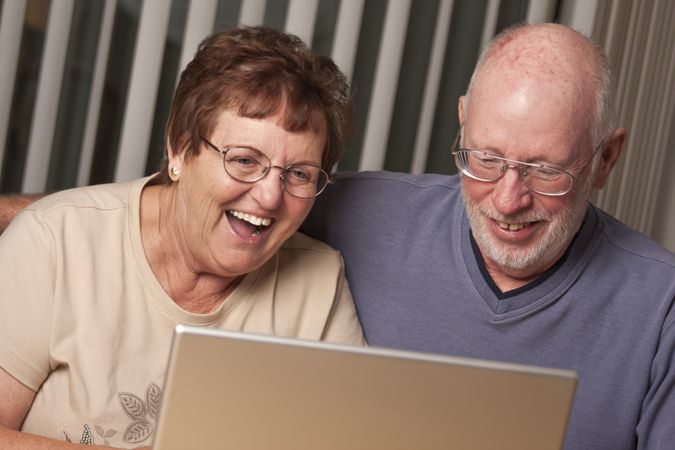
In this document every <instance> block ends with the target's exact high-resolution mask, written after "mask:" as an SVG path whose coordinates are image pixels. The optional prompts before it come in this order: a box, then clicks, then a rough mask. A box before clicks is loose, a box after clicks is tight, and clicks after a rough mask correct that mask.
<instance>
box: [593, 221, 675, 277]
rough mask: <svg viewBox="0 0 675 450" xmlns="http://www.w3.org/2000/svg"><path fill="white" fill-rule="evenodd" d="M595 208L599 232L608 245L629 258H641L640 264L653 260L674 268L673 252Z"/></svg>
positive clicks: (674, 256) (674, 258)
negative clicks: (600, 226)
mask: <svg viewBox="0 0 675 450" xmlns="http://www.w3.org/2000/svg"><path fill="white" fill-rule="evenodd" d="M596 210H597V211H598V216H599V219H600V222H601V223H602V229H601V232H602V233H603V234H604V236H605V237H606V238H607V241H608V243H609V244H610V245H612V246H613V247H614V248H616V249H618V250H619V251H621V252H623V253H624V254H626V255H627V256H629V257H631V258H638V259H642V260H643V263H642V264H646V263H647V262H648V261H653V262H655V263H657V264H664V265H666V266H668V267H670V268H671V269H672V270H675V254H674V253H673V252H671V251H670V250H668V249H666V248H664V247H663V246H661V245H660V244H658V243H657V242H655V241H654V240H652V239H651V238H649V237H648V236H646V235H644V234H643V233H641V232H639V231H638V230H636V229H634V228H631V227H629V226H628V225H626V224H624V223H623V222H621V221H619V220H618V219H616V218H615V217H613V216H611V215H609V214H608V213H606V212H604V211H602V210H600V209H597V208H596Z"/></svg>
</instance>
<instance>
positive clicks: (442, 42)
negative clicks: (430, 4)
mask: <svg viewBox="0 0 675 450" xmlns="http://www.w3.org/2000/svg"><path fill="white" fill-rule="evenodd" d="M453 3H454V1H453V0H441V2H440V5H439V10H438V16H437V17H436V28H435V31H434V42H433V46H432V48H431V57H430V58H429V69H428V71H427V79H426V82H425V84H424V99H423V100H422V111H421V115H420V121H419V123H418V124H417V135H416V137H415V150H414V152H413V160H412V167H411V172H412V173H415V174H421V173H424V171H425V169H426V164H427V157H428V155H429V141H430V140H431V132H432V130H433V126H434V112H435V111H436V101H437V100H438V90H439V86H440V84H441V74H442V72H443V60H444V57H445V47H446V43H447V41H448V32H449V31H450V20H451V18H452V6H453Z"/></svg>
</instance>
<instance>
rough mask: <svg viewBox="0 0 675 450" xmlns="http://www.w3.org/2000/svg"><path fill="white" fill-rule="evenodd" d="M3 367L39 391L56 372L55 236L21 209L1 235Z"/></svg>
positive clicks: (31, 213) (0, 356)
mask: <svg viewBox="0 0 675 450" xmlns="http://www.w3.org/2000/svg"><path fill="white" fill-rule="evenodd" d="M0 261H2V269H1V270H0V286H1V288H0V366H1V367H2V368H3V369H5V371H6V372H7V373H9V374H10V375H12V376H13V377H14V378H16V379H17V380H18V381H20V382H21V383H23V384H24V385H26V386H27V387H28V388H30V389H32V390H33V391H37V390H38V388H39V387H40V385H41V384H42V382H43V381H44V380H45V378H46V377H47V375H48V374H49V370H50V358H49V333H50V328H51V327H50V323H51V316H52V305H53V300H54V283H55V262H54V261H55V255H54V239H53V238H52V235H51V233H50V232H49V231H48V230H47V228H46V227H45V226H44V224H43V223H42V221H41V220H40V218H39V215H38V213H37V212H35V211H32V210H27V211H24V212H22V213H20V214H19V215H18V216H17V217H16V218H15V219H14V220H13V221H12V223H11V224H10V226H9V227H8V228H7V229H6V230H5V232H4V233H2V234H1V235H0Z"/></svg>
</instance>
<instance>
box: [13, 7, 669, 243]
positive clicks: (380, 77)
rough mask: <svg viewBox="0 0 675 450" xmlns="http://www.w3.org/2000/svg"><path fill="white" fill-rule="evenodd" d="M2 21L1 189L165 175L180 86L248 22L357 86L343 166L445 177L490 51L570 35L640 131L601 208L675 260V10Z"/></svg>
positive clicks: (19, 10) (272, 13)
mask: <svg viewBox="0 0 675 450" xmlns="http://www.w3.org/2000/svg"><path fill="white" fill-rule="evenodd" d="M0 14H1V15H0V192H15V191H25V192H40V191H44V190H54V189H62V188H66V187H71V186H77V185H86V184H91V183H101V182H108V181H122V180H129V179H133V178H136V177H140V176H142V175H144V174H147V173H151V172H153V171H154V170H155V168H156V167H157V165H158V162H159V160H160V159H161V157H162V154H163V141H162V134H163V128H164V122H165V120H166V117H167V114H168V108H169V102H170V99H171V92H172V90H173V87H174V85H175V83H176V80H177V76H178V74H179V73H180V71H181V70H182V68H183V67H184V66H185V64H186V63H187V62H188V61H189V60H190V59H191V58H192V55H193V54H194V51H195V50H196V47H197V45H198V43H199V42H200V41H201V39H202V38H203V37H205V36H206V35H207V34H209V33H211V32H212V31H213V30H215V29H219V28H222V27H227V26H234V25H236V24H238V23H242V24H248V25H256V24H265V25H268V26H272V27H275V28H280V29H285V30H288V31H291V32H293V33H295V34H297V35H299V36H300V37H302V38H303V39H304V40H305V41H306V42H307V43H308V44H309V45H310V46H311V47H312V48H313V49H315V50H316V51H318V52H320V53H323V54H327V55H330V56H332V57H333V58H334V59H335V61H336V62H337V63H338V65H339V66H340V67H341V68H342V70H343V71H344V72H345V74H347V76H348V77H349V78H350V79H351V80H352V83H353V86H354V88H355V105H356V121H357V124H356V125H357V130H356V135H355V136H354V139H353V140H352V142H351V143H350V145H349V147H348V149H347V154H346V156H345V158H344V160H343V161H342V162H341V164H340V166H339V169H341V170H376V169H387V170H398V171H409V172H414V173H424V172H440V173H447V172H450V171H452V170H454V169H453V167H452V164H451V160H450V158H449V157H448V151H449V149H450V145H451V143H452V140H453V138H454V135H455V133H456V130H457V123H456V120H457V119H456V101H457V97H458V96H459V95H460V94H462V93H463V91H464V89H465V87H466V83H467V81H468V78H469V76H470V73H471V70H472V67H473V65H474V63H475V60H476V58H477V56H478V54H479V52H480V50H481V49H482V48H483V46H484V45H485V44H486V42H488V41H489V40H490V39H491V37H492V36H493V35H494V33H495V32H497V31H499V30H500V29H502V28H503V27H505V26H508V25H510V24H512V23H515V22H523V21H527V22H540V21H551V20H555V21H559V22H562V23H566V24H569V25H571V26H573V27H575V28H576V29H578V30H580V31H582V32H584V33H586V34H587V35H589V36H591V37H593V38H594V39H595V40H596V41H598V42H599V43H600V44H601V45H603V46H604V47H605V48H606V49H607V51H608V54H609V55H610V59H611V60H612V62H613V64H614V66H615V68H616V72H617V75H618V100H619V110H620V111H619V112H620V121H621V124H622V126H626V127H627V128H629V133H630V134H629V140H628V147H627V148H626V150H625V153H624V155H623V156H622V159H621V161H620V164H619V166H618V167H617V169H616V170H615V173H614V174H613V175H612V178H611V181H610V184H609V186H608V187H607V188H606V189H605V191H603V192H601V193H600V194H599V195H598V196H597V198H596V199H595V202H596V203H597V204H598V205H600V206H601V207H603V208H604V209H606V210H607V211H608V212H610V213H611V214H613V215H615V216H617V217H618V218H619V219H621V220H622V221H624V222H626V223H628V224H629V225H631V226H633V227H635V228H638V229H640V230H641V231H643V232H645V233H646V234H649V235H651V236H652V237H653V238H655V239H656V240H658V241H660V242H661V243H663V244H664V245H666V246H667V247H669V248H670V249H672V250H675V201H673V198H675V177H674V176H673V175H672V174H673V173H675V155H673V152H674V151H673V150H671V149H673V148H675V145H674V144H675V131H673V130H674V129H675V127H674V126H673V125H675V73H673V72H675V2H673V1H671V0H614V1H612V0H529V1H527V0H510V1H507V0H501V1H500V0H388V1H387V0H192V1H190V0H144V1H142V0H0ZM669 150H670V151H669Z"/></svg>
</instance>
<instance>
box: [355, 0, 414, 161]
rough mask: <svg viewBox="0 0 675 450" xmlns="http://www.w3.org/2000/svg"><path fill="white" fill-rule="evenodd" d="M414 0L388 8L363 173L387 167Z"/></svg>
mask: <svg viewBox="0 0 675 450" xmlns="http://www.w3.org/2000/svg"><path fill="white" fill-rule="evenodd" d="M411 1H412V0H400V1H397V2H390V3H389V4H388V5H387V13H386V17H385V21H384V31H383V34H382V40H381V41H380V54H379V56H378V60H377V67H376V69H375V79H374V80H373V91H372V95H371V97H370V108H369V110H368V119H367V120H366V132H365V137H364V140H363V147H362V151H361V160H360V163H359V169H360V170H380V169H382V167H383V166H384V160H385V157H386V150H387V149H386V147H387V137H388V135H389V127H390V126H391V116H392V114H393V109H394V100H395V98H396V86H397V84H398V77H399V72H400V66H401V58H402V57H403V47H404V44H405V36H406V30H407V28H408V26H407V25H408V18H409V15H410V14H409V12H410V6H411Z"/></svg>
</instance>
